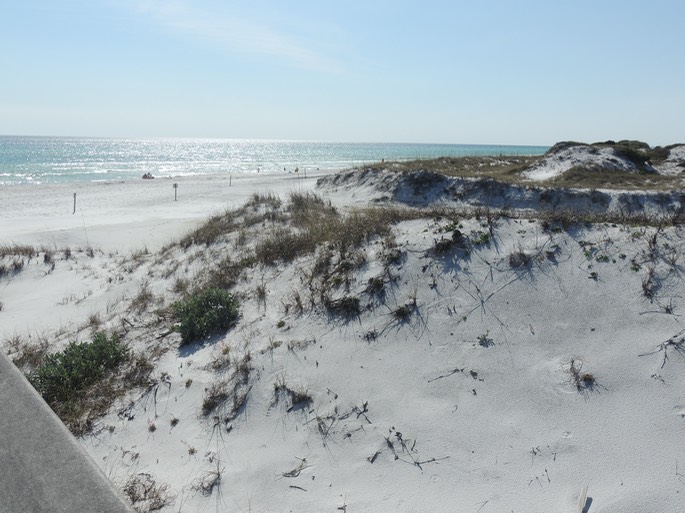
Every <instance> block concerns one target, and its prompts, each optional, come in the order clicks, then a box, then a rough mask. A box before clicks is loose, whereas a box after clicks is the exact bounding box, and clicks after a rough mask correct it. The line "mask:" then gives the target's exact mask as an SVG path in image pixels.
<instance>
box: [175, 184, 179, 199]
mask: <svg viewBox="0 0 685 513" xmlns="http://www.w3.org/2000/svg"><path fill="white" fill-rule="evenodd" d="M176 191H178V184H177V183H175V184H174V201H176Z"/></svg>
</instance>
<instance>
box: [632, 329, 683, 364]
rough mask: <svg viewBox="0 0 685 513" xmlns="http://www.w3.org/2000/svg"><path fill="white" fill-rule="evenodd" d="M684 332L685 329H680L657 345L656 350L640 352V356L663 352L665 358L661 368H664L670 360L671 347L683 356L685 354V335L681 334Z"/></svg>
mask: <svg viewBox="0 0 685 513" xmlns="http://www.w3.org/2000/svg"><path fill="white" fill-rule="evenodd" d="M683 333H685V330H681V331H679V332H678V333H676V334H675V335H673V336H672V337H671V338H669V339H668V340H666V341H665V342H662V343H661V344H659V345H658V346H656V349H655V350H653V351H648V352H646V353H642V354H639V355H638V356H649V355H651V354H656V353H660V352H662V353H663V358H662V360H661V366H660V368H661V369H663V368H664V366H665V365H666V361H667V360H668V350H669V348H670V349H674V350H675V351H676V352H677V353H678V354H680V355H681V356H685V337H682V336H681V335H683ZM679 337H680V338H679Z"/></svg>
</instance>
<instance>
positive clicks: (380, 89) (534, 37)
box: [0, 0, 685, 145]
mask: <svg viewBox="0 0 685 513" xmlns="http://www.w3.org/2000/svg"><path fill="white" fill-rule="evenodd" d="M2 4H3V5H2V10H1V11H0V12H1V15H0V45H1V47H2V51H1V52H0V134H6V135H7V134H25V135H79V136H131V137H137V136H180V137H236V138H280V139H307V140H324V141H361V142H365V141H368V142H447V143H492V144H552V143H554V142H556V141H559V140H568V139H573V140H580V141H586V142H592V141H597V140H605V139H624V138H631V139H641V140H644V141H646V142H648V143H650V144H652V145H657V144H669V143H673V142H685V29H684V27H685V3H684V2H682V0H673V1H662V0H652V1H651V2H646V1H642V2H637V1H633V0H620V1H619V0H616V1H615V0H604V1H603V0H594V1H586V0H576V1H574V2H552V1H549V0H547V1H530V0H520V1H514V0H511V1H496V0H483V1H476V0H472V1H468V2H465V1H450V2H447V1H445V2H438V1H433V0H423V1H406V0H393V1H390V0H387V1H386V0H366V1H356V0H348V1H346V2H326V1H322V0H317V1H307V0H289V1H282V0H281V1H275V0H240V1H232V0H223V1H220V0H168V1H162V0H59V1H56V0H2Z"/></svg>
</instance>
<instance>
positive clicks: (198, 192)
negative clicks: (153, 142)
mask: <svg viewBox="0 0 685 513" xmlns="http://www.w3.org/2000/svg"><path fill="white" fill-rule="evenodd" d="M324 174H325V173H311V174H308V175H307V178H303V177H300V176H299V175H296V174H294V173H281V174H268V175H267V174H264V175H241V176H225V175H202V176H192V177H177V178H155V179H153V180H143V179H138V180H135V181H134V180H131V181H116V182H88V183H84V182H80V183H62V184H36V185H32V186H30V187H17V188H14V187H13V188H12V189H11V190H8V189H6V188H3V190H4V191H5V192H6V194H5V195H4V198H3V200H2V201H1V202H0V246H7V245H13V244H26V245H33V246H47V247H51V248H55V249H57V248H62V247H83V248H86V247H93V248H96V249H100V250H102V251H107V252H111V251H128V250H133V249H137V248H141V247H143V246H144V247H146V248H148V249H150V250H154V249H158V248H159V247H161V246H162V245H163V244H165V243H167V242H168V241H169V240H171V239H172V238H174V237H179V236H181V235H183V234H184V233H186V232H187V231H189V230H191V229H192V228H194V227H195V226H196V225H197V224H198V223H200V222H202V221H204V220H206V218H207V217H209V216H211V215H212V214H215V213H217V212H222V211H225V210H227V209H231V208H234V207H237V206H240V205H242V204H243V203H245V201H247V199H248V198H249V197H250V196H251V195H252V194H254V193H255V192H260V193H261V192H270V191H280V192H288V191H294V190H300V189H306V188H310V187H313V185H314V184H315V183H316V180H317V179H318V178H320V177H321V176H323V175H324ZM174 183H176V184H178V189H177V190H176V193H177V199H176V201H174V188H173V184H174ZM74 194H76V211H75V212H74Z"/></svg>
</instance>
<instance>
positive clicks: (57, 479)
mask: <svg viewBox="0 0 685 513" xmlns="http://www.w3.org/2000/svg"><path fill="white" fill-rule="evenodd" d="M0 512H1V513H5V512H7V513H87V512H93V513H131V509H129V507H128V506H127V505H126V504H125V503H124V501H123V500H122V498H121V497H120V495H119V494H118V493H117V492H116V490H115V489H114V486H113V485H112V483H111V481H109V479H107V477H106V476H105V474H104V473H103V472H102V471H101V470H100V469H99V468H98V466H97V465H96V464H95V462H94V461H93V460H92V459H91V458H90V457H89V456H88V454H86V452H85V451H84V449H83V448H82V447H81V446H80V445H79V444H78V442H77V441H76V439H75V438H74V437H73V436H72V434H71V433H70V432H69V430H68V429H67V428H66V427H65V426H64V424H62V422H61V421H60V420H59V418H57V416H56V415H55V414H54V413H53V412H52V410H51V409H50V408H49V407H48V405H47V404H46V403H45V401H43V398H42V397H40V395H39V394H38V392H36V391H35V390H34V389H33V387H32V386H31V385H30V384H29V382H28V381H27V380H26V378H25V377H24V376H23V375H22V373H21V372H20V371H19V370H18V369H17V368H16V367H15V366H14V364H12V362H11V361H10V360H9V359H8V358H7V356H6V355H4V354H0Z"/></svg>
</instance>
